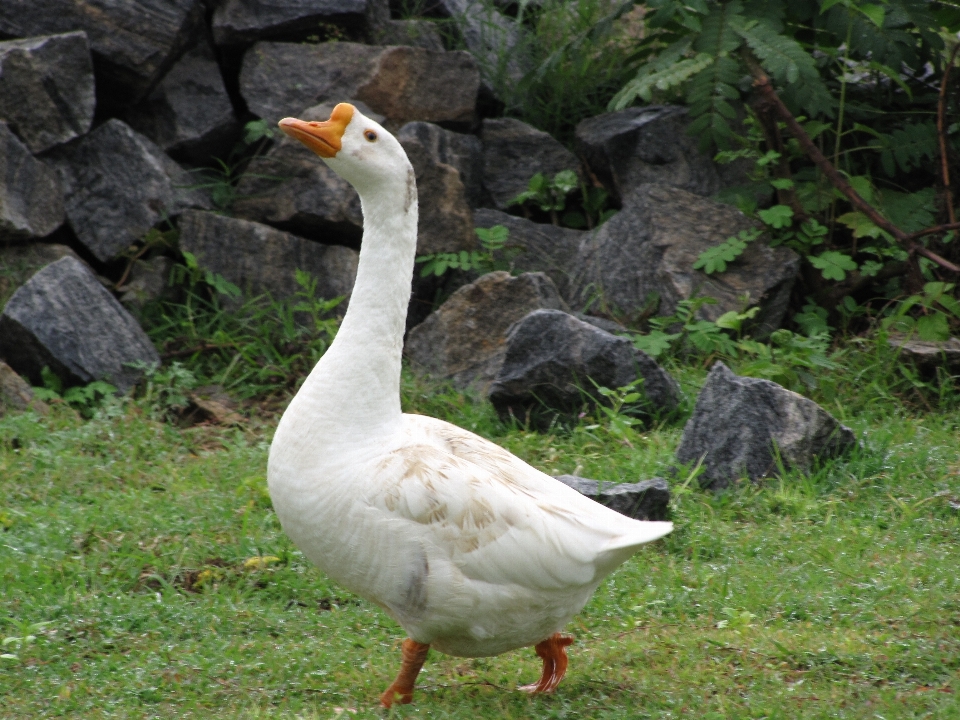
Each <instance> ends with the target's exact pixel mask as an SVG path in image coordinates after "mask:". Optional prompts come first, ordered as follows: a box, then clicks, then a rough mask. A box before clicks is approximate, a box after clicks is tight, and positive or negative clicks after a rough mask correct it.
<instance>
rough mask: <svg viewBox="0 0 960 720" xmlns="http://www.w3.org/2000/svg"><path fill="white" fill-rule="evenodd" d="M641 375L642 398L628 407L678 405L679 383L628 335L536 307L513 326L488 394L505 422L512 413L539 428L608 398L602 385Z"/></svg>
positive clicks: (664, 409) (640, 412) (641, 413)
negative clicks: (627, 337)
mask: <svg viewBox="0 0 960 720" xmlns="http://www.w3.org/2000/svg"><path fill="white" fill-rule="evenodd" d="M638 378H643V383H642V385H640V386H639V387H638V390H639V391H640V392H641V393H642V395H643V397H642V399H641V400H640V401H639V402H637V403H635V404H633V405H632V406H630V407H625V408H624V410H623V412H624V413H625V414H630V415H633V416H637V417H647V418H649V417H651V416H663V415H666V414H668V413H670V412H672V411H673V410H674V409H676V407H677V400H678V396H679V388H678V386H677V383H676V382H675V381H674V380H673V378H671V377H670V375H668V374H667V372H666V371H664V370H663V368H661V367H660V366H659V365H657V363H656V362H655V361H654V360H653V359H652V358H651V357H650V356H649V355H647V354H646V353H644V352H642V351H640V350H637V349H636V348H635V347H634V346H633V344H632V343H631V342H630V341H629V340H627V339H626V338H622V337H617V336H616V335H611V334H610V333H608V332H605V331H603V330H601V329H600V328H597V327H595V326H593V325H590V324H589V323H585V322H583V321H581V320H578V319H577V318H575V317H573V316H572V315H569V314H567V313H565V312H561V311H559V310H536V311H534V312H531V313H530V314H529V315H527V316H526V317H524V318H523V319H522V320H520V321H519V322H518V323H516V324H515V325H513V326H512V327H511V328H510V330H509V332H508V334H507V348H506V354H505V357H504V360H503V365H502V367H501V368H500V372H498V373H497V377H496V379H495V380H494V382H493V384H492V385H491V386H490V392H489V396H490V402H492V403H493V406H494V407H495V408H496V410H497V413H498V414H499V415H500V417H501V419H503V420H504V421H507V420H509V419H510V418H511V417H515V418H517V419H518V420H520V421H521V422H524V423H527V422H529V424H530V425H532V426H533V427H535V428H537V429H541V430H542V429H546V428H548V427H549V426H550V425H551V424H552V423H553V422H555V421H557V420H559V421H561V422H564V423H575V422H576V421H577V418H578V416H579V414H580V413H581V412H582V411H584V410H585V409H586V410H588V411H589V410H591V409H592V408H593V407H595V406H596V405H597V404H607V402H608V401H607V400H606V399H605V398H604V397H603V396H602V395H601V394H600V393H599V392H598V391H597V389H596V388H597V386H600V387H606V388H610V389H617V388H620V387H623V386H625V385H629V384H630V383H632V382H633V381H635V380H636V379H638Z"/></svg>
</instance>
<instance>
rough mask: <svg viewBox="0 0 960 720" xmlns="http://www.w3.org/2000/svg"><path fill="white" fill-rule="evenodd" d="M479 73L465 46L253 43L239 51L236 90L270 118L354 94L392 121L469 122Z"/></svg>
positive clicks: (471, 116) (272, 120)
mask: <svg viewBox="0 0 960 720" xmlns="http://www.w3.org/2000/svg"><path fill="white" fill-rule="evenodd" d="M479 84H480V75H479V71H478V70H477V65H476V62H475V61H474V59H473V57H471V56H470V54H469V53H466V52H434V51H431V50H424V49H422V48H413V47H378V46H373V45H359V44H357V43H348V42H328V43H319V44H316V45H309V44H293V43H271V42H260V43H257V44H256V45H254V46H253V47H252V48H251V49H250V50H248V51H247V53H246V55H245V56H244V58H243V69H242V70H241V72H240V92H241V94H242V95H243V97H244V99H245V100H246V101H247V105H248V106H249V108H250V110H251V112H253V113H254V114H256V115H258V116H259V117H261V118H263V119H265V120H267V122H268V123H270V124H272V123H275V122H277V121H279V120H280V119H281V118H283V117H286V116H289V115H296V114H297V113H299V112H301V111H302V110H303V108H305V107H311V106H313V105H317V104H319V103H321V102H324V101H334V102H339V101H341V100H342V99H343V98H356V99H357V100H361V101H363V102H365V103H367V105H369V106H370V107H371V108H373V110H375V111H376V112H378V113H381V114H382V115H384V116H385V117H386V118H387V120H388V122H389V123H390V124H392V125H393V126H396V127H399V126H400V125H402V124H404V123H406V122H410V121H412V120H425V121H427V122H452V123H469V122H471V120H472V119H473V117H474V113H475V110H476V102H477V90H478V88H479Z"/></svg>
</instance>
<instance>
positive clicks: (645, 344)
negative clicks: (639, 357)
mask: <svg viewBox="0 0 960 720" xmlns="http://www.w3.org/2000/svg"><path fill="white" fill-rule="evenodd" d="M679 337H680V334H679V333H676V334H670V333H665V332H663V331H662V330H651V331H650V332H649V333H648V334H646V335H634V336H633V345H634V347H636V348H637V349H638V350H643V352H645V353H646V354H647V355H650V356H651V357H659V356H660V355H661V354H663V353H664V352H666V351H667V350H669V349H670V346H671V345H672V344H673V341H674V340H676V339H677V338H679Z"/></svg>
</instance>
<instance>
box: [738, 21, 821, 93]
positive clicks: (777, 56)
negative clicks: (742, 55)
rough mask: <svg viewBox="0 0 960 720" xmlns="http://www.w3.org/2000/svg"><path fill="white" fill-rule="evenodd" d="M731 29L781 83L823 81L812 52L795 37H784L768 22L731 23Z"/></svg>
mask: <svg viewBox="0 0 960 720" xmlns="http://www.w3.org/2000/svg"><path fill="white" fill-rule="evenodd" d="M731 27H733V29H734V31H735V32H736V33H737V34H738V35H739V36H740V37H742V38H743V39H744V40H746V41H747V45H749V46H750V49H751V50H753V54H754V55H756V56H757V58H759V60H760V64H761V65H762V66H763V69H764V70H766V71H767V72H768V73H770V74H771V75H772V76H773V79H774V80H776V81H777V83H779V84H792V83H795V82H798V81H802V82H822V81H821V80H820V73H818V72H817V66H816V64H815V63H814V61H813V58H812V57H811V56H810V53H808V52H807V51H806V50H804V49H803V48H802V47H801V46H800V43H798V42H797V41H796V40H794V39H793V38H790V37H787V36H786V35H781V34H780V33H778V32H776V31H775V30H774V29H773V28H771V27H770V26H768V25H767V24H766V23H763V22H758V21H756V20H751V21H749V22H746V23H743V24H740V23H731Z"/></svg>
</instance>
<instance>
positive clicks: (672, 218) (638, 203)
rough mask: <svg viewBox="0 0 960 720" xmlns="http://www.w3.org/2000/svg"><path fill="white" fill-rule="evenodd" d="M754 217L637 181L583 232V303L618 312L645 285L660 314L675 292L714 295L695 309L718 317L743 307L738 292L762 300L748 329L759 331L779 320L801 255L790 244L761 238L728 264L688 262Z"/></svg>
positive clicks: (640, 297) (629, 306)
mask: <svg viewBox="0 0 960 720" xmlns="http://www.w3.org/2000/svg"><path fill="white" fill-rule="evenodd" d="M755 225H756V223H755V222H753V221H752V220H750V219H749V218H747V217H746V216H745V215H743V214H742V213H741V212H740V211H739V210H737V209H736V208H734V207H732V206H730V205H724V204H722V203H718V202H715V201H713V200H709V199H707V198H703V197H700V196H699V195H694V194H692V193H689V192H686V191H685V190H680V189H679V188H673V187H668V186H665V185H643V186H641V187H640V188H638V190H637V191H636V192H635V193H634V194H633V195H631V196H630V197H629V198H627V199H626V200H625V201H624V207H623V210H621V211H620V212H618V213H617V214H616V215H614V216H613V217H612V218H611V219H610V220H608V221H607V222H605V223H604V224H603V225H601V226H600V228H599V229H598V230H596V232H594V233H593V234H591V235H590V236H588V237H587V238H586V239H585V240H584V243H583V245H582V246H581V248H580V257H579V259H578V263H579V266H580V268H581V274H580V275H579V276H578V279H577V295H578V298H579V302H580V303H581V304H588V303H591V298H593V301H592V302H593V303H596V302H597V300H596V298H598V297H600V298H602V300H603V303H604V304H605V305H606V306H607V307H610V308H614V309H616V310H618V311H620V312H622V313H625V314H628V315H629V314H631V313H636V312H638V311H640V310H641V309H642V308H643V307H644V305H645V304H646V303H647V300H648V297H649V295H650V293H656V294H657V295H658V296H659V298H660V308H659V311H658V315H670V314H672V313H673V312H674V311H675V310H676V308H677V303H678V302H679V301H680V300H683V299H686V298H690V297H694V296H696V295H702V296H709V297H712V298H714V299H716V300H717V304H716V305H704V306H703V307H702V308H701V309H700V317H702V318H703V319H706V320H716V319H717V318H718V317H720V315H722V314H723V313H725V312H727V311H728V310H741V309H742V307H743V301H742V298H743V296H745V295H749V303H748V304H749V305H757V304H759V305H760V313H759V314H758V315H757V316H756V318H755V319H754V324H753V334H754V336H755V337H764V336H766V335H768V334H769V333H770V332H772V331H773V330H775V329H777V328H778V327H779V326H780V322H781V320H782V319H783V315H784V313H785V312H786V309H787V303H788V301H789V299H790V290H791V289H792V287H793V283H794V280H795V279H796V276H797V272H798V271H799V268H800V259H799V257H798V256H797V254H796V253H795V252H793V250H790V249H789V248H785V247H782V246H781V247H777V248H771V247H770V246H769V245H767V244H766V243H765V242H763V240H762V239H760V240H756V241H754V242H752V243H750V244H749V245H748V246H747V249H746V250H745V251H744V252H743V254H742V255H740V257H739V258H737V259H736V261H734V262H733V263H731V264H730V265H728V267H727V270H726V272H724V273H720V274H714V275H707V274H705V273H703V272H701V271H700V270H694V269H693V264H694V263H695V262H696V261H697V258H698V257H699V256H700V254H701V253H702V252H703V251H704V250H707V249H709V248H711V247H714V246H716V245H719V244H720V243H722V242H724V241H726V240H727V238H729V237H731V236H733V235H736V234H737V233H738V232H740V231H741V230H746V229H749V228H752V227H755Z"/></svg>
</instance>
